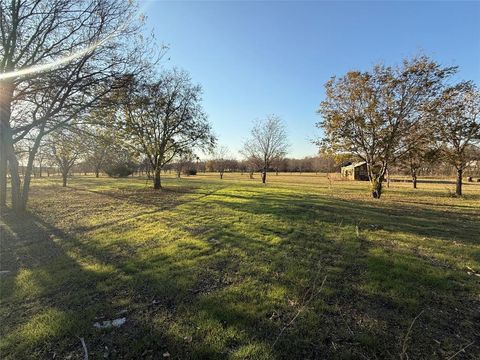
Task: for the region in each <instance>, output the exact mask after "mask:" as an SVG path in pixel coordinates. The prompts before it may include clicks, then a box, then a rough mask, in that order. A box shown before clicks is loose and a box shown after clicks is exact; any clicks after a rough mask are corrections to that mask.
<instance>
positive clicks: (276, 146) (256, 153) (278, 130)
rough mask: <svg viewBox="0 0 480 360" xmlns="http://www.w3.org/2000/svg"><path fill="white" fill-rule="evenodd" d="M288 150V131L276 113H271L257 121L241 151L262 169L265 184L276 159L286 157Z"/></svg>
mask: <svg viewBox="0 0 480 360" xmlns="http://www.w3.org/2000/svg"><path fill="white" fill-rule="evenodd" d="M287 150H288V142H287V132H286V129H285V125H284V123H283V121H282V120H281V119H280V118H279V117H278V116H276V115H269V116H267V117H266V118H265V119H264V120H260V121H257V122H256V123H255V125H254V126H253V128H252V130H251V131H250V137H249V138H248V139H247V141H245V143H244V145H243V149H242V150H241V153H242V154H243V156H245V158H246V159H247V160H248V161H249V162H251V163H252V164H255V166H256V167H257V169H262V183H264V184H265V183H266V180H267V170H268V169H269V168H270V167H271V166H272V165H273V163H274V162H275V161H276V160H278V159H281V158H282V157H284V156H285V154H286V153H287Z"/></svg>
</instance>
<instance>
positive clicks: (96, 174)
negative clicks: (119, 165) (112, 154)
mask: <svg viewBox="0 0 480 360" xmlns="http://www.w3.org/2000/svg"><path fill="white" fill-rule="evenodd" d="M99 176H100V170H99V169H95V177H96V178H98V177H99Z"/></svg>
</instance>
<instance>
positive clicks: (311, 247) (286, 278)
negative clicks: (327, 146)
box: [0, 174, 480, 359]
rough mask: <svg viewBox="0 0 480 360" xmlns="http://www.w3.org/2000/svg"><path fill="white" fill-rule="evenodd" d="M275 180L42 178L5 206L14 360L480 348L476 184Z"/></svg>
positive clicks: (352, 354) (411, 354)
mask: <svg viewBox="0 0 480 360" xmlns="http://www.w3.org/2000/svg"><path fill="white" fill-rule="evenodd" d="M267 180H268V181H269V182H268V184H267V185H266V186H263V185H262V184H261V183H260V179H259V177H258V175H257V176H256V179H254V180H249V179H248V175H243V176H242V175H240V174H225V176H224V180H220V179H218V178H217V175H216V174H206V175H198V176H192V177H188V178H182V179H180V180H177V179H174V178H172V177H167V178H165V179H164V186H165V189H163V190H161V191H154V190H152V189H151V188H150V186H151V185H150V183H147V182H146V180H145V179H138V178H129V179H109V178H100V179H96V178H93V177H84V176H78V177H74V178H72V179H71V180H70V182H69V186H68V187H67V188H62V187H61V186H60V183H61V181H60V180H59V179H54V178H46V179H42V180H36V181H35V182H34V183H33V186H32V194H31V201H30V211H29V213H28V214H27V215H26V216H24V217H17V216H15V215H14V214H12V213H9V212H4V213H3V214H2V220H1V227H2V228H1V231H2V232H1V269H0V270H2V274H1V275H0V276H1V293H0V296H1V304H0V305H1V306H0V323H1V325H0V326H1V334H0V335H1V340H0V357H1V358H2V359H28V358H35V359H38V358H45V359H47V358H56V359H64V358H69V359H83V356H84V350H83V347H82V344H81V341H80V338H83V339H84V341H85V344H86V346H87V348H88V352H89V356H90V358H91V359H102V358H109V359H163V358H171V359H277V358H278V359H314V358H318V359H327V358H328V359H330V358H331V359H400V358H402V359H407V358H408V359H426V358H428V359H449V358H451V357H452V356H453V357H454V358H455V359H478V358H480V344H479V339H480V277H479V273H480V184H466V185H465V189H464V191H465V196H464V197H463V198H455V197H452V196H451V195H450V194H451V191H452V188H453V185H448V184H425V183H420V184H419V189H417V190H413V189H410V185H409V184H406V183H392V184H391V187H390V188H389V189H386V191H385V194H384V197H383V198H382V199H380V200H373V199H371V198H370V197H369V192H368V184H367V183H365V182H342V181H329V180H328V179H327V177H326V176H325V175H313V174H311V175H289V174H284V175H280V176H275V175H269V177H268V179H267ZM7 271H8V272H7ZM122 317H125V318H126V323H125V324H124V325H123V326H121V327H118V328H112V329H101V330H100V329H97V328H95V327H94V326H93V324H94V323H95V322H97V321H103V320H113V319H117V318H122ZM416 317H417V318H416ZM415 318H416V320H415V321H414V319H415ZM463 348H465V349H464V350H463V351H460V352H459V350H461V349H463Z"/></svg>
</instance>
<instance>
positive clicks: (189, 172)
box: [183, 169, 197, 176]
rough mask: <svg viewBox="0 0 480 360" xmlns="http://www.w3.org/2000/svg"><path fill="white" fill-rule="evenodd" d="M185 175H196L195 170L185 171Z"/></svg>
mask: <svg viewBox="0 0 480 360" xmlns="http://www.w3.org/2000/svg"><path fill="white" fill-rule="evenodd" d="M183 173H184V174H185V175H188V176H190V175H197V169H185V171H184V172H183Z"/></svg>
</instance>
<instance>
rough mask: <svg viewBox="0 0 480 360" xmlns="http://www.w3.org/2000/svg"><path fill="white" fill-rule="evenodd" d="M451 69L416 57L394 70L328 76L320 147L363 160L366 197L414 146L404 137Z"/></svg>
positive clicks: (377, 192) (383, 68)
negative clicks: (366, 171)
mask: <svg viewBox="0 0 480 360" xmlns="http://www.w3.org/2000/svg"><path fill="white" fill-rule="evenodd" d="M455 71H456V68H455V67H442V66H440V65H439V64H438V63H436V62H435V61H433V60H431V59H429V58H427V57H424V56H421V57H415V58H413V59H406V60H404V61H403V63H402V65H401V66H397V67H388V66H383V65H377V66H375V67H374V68H373V69H372V70H371V71H368V72H359V71H350V72H348V73H347V74H346V75H344V76H342V77H340V78H336V77H333V78H332V79H330V80H329V81H328V82H327V83H326V85H325V90H326V98H325V100H324V101H322V103H321V104H320V109H319V110H318V112H319V113H320V114H321V115H322V118H323V119H322V121H320V122H319V123H318V124H317V126H318V127H321V128H323V129H324V132H325V138H324V139H323V141H321V143H322V144H323V145H325V146H326V147H329V148H331V150H332V151H334V152H340V153H342V152H345V153H351V154H354V155H355V156H356V157H358V158H359V159H361V160H363V161H365V162H366V163H367V169H368V176H369V179H370V182H371V186H372V196H373V197H374V198H380V196H381V194H382V182H383V181H384V178H385V174H386V172H387V169H388V166H389V165H392V164H393V163H394V162H395V161H396V160H397V159H398V158H400V157H401V156H402V155H404V154H405V152H406V151H408V148H409V144H412V143H415V142H411V141H410V142H406V141H404V135H405V134H407V133H408V132H409V131H410V129H411V128H412V127H413V126H415V124H417V123H418V122H419V121H420V119H421V117H422V111H423V109H424V106H425V105H426V104H427V103H428V102H430V101H432V100H433V99H434V98H435V97H436V96H437V95H438V93H439V92H440V91H441V89H442V87H443V86H444V81H445V79H446V78H448V77H449V76H450V75H452V74H453V73H455Z"/></svg>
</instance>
